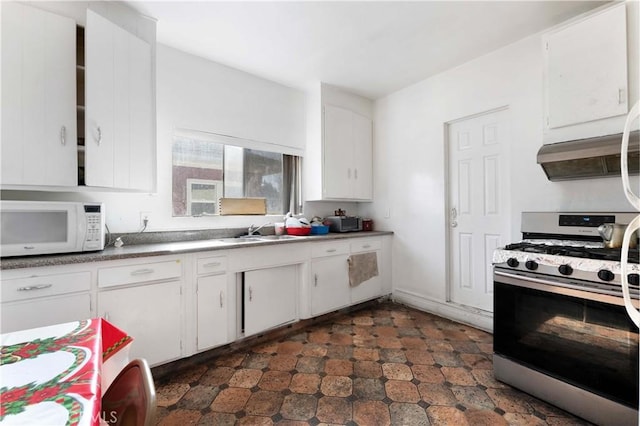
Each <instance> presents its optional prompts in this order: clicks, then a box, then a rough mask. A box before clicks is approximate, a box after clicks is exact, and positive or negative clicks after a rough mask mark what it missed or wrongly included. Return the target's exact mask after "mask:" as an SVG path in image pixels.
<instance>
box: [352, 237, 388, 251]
mask: <svg viewBox="0 0 640 426" xmlns="http://www.w3.org/2000/svg"><path fill="white" fill-rule="evenodd" d="M381 247H382V241H381V240H380V239H379V238H375V239H371V238H362V239H361V238H357V239H356V240H355V241H352V242H351V253H360V252H366V251H373V250H380V248H381Z"/></svg>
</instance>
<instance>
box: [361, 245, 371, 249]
mask: <svg viewBox="0 0 640 426" xmlns="http://www.w3.org/2000/svg"><path fill="white" fill-rule="evenodd" d="M369 247H371V246H370V245H369V244H365V245H363V246H362V248H365V249H368V248H369Z"/></svg>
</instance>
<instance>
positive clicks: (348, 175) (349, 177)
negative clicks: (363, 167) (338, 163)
mask: <svg viewBox="0 0 640 426" xmlns="http://www.w3.org/2000/svg"><path fill="white" fill-rule="evenodd" d="M347 179H351V168H348V169H347Z"/></svg>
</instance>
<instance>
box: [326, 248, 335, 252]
mask: <svg viewBox="0 0 640 426" xmlns="http://www.w3.org/2000/svg"><path fill="white" fill-rule="evenodd" d="M334 251H336V249H327V253H333V252H334Z"/></svg>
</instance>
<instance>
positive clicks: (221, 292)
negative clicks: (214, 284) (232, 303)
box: [220, 290, 224, 308]
mask: <svg viewBox="0 0 640 426" xmlns="http://www.w3.org/2000/svg"><path fill="white" fill-rule="evenodd" d="M223 298H224V292H223V291H222V290H220V307H221V308H222V299H223Z"/></svg>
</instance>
